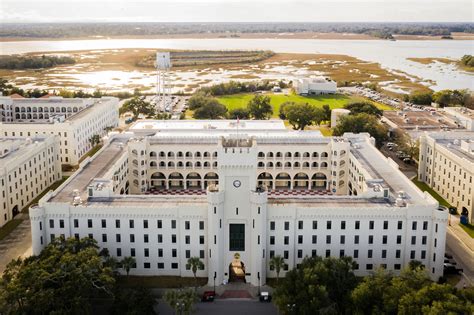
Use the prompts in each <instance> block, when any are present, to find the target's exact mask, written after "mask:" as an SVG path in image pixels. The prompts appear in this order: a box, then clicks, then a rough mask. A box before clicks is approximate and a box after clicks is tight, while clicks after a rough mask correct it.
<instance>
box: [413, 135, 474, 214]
mask: <svg viewBox="0 0 474 315" xmlns="http://www.w3.org/2000/svg"><path fill="white" fill-rule="evenodd" d="M419 160H420V162H419V167H418V179H419V180H420V181H423V182H425V183H426V184H428V186H430V187H431V188H433V190H435V191H436V192H437V193H438V194H439V195H440V196H441V197H443V198H444V199H445V200H446V201H448V202H449V203H450V204H451V205H452V206H454V207H456V208H457V209H458V212H460V213H462V212H466V211H467V213H468V218H469V221H470V222H474V221H473V220H474V181H473V178H474V131H459V132H458V131H451V132H438V133H425V134H424V135H422V136H421V137H420V158H419Z"/></svg>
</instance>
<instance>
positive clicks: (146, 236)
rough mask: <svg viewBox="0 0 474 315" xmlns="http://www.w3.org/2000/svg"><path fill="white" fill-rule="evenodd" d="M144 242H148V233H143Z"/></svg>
mask: <svg viewBox="0 0 474 315" xmlns="http://www.w3.org/2000/svg"><path fill="white" fill-rule="evenodd" d="M143 242H144V243H148V234H144V235H143Z"/></svg>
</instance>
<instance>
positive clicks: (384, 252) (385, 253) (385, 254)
mask: <svg viewBox="0 0 474 315" xmlns="http://www.w3.org/2000/svg"><path fill="white" fill-rule="evenodd" d="M382 258H387V250H386V249H382Z"/></svg>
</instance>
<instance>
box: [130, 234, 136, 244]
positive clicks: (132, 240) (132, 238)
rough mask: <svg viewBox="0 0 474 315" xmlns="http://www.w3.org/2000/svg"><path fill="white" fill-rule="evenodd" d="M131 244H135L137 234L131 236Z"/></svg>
mask: <svg viewBox="0 0 474 315" xmlns="http://www.w3.org/2000/svg"><path fill="white" fill-rule="evenodd" d="M130 243H135V234H130Z"/></svg>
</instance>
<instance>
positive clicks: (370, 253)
mask: <svg viewBox="0 0 474 315" xmlns="http://www.w3.org/2000/svg"><path fill="white" fill-rule="evenodd" d="M372 254H373V251H372V250H371V249H369V250H368V251H367V258H372Z"/></svg>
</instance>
